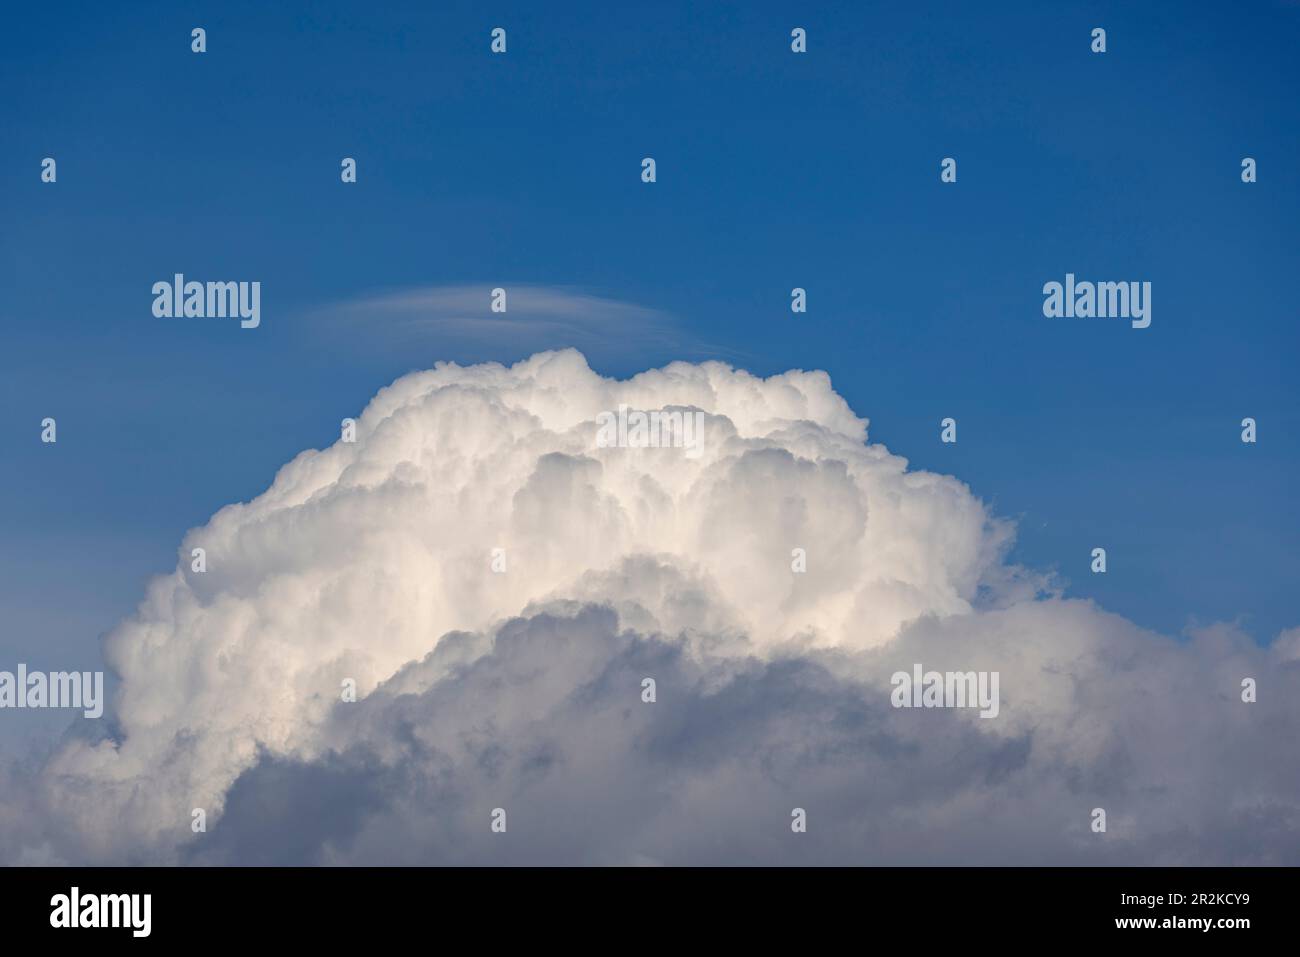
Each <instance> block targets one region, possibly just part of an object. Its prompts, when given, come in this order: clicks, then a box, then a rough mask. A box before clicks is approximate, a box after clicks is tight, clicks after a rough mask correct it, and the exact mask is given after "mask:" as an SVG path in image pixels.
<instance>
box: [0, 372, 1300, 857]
mask: <svg viewBox="0 0 1300 957" xmlns="http://www.w3.org/2000/svg"><path fill="white" fill-rule="evenodd" d="M620 405H625V406H628V407H631V408H633V409H640V410H660V409H678V410H681V409H690V410H700V412H702V415H703V430H702V434H701V438H700V444H699V447H698V449H690V450H687V449H681V448H624V447H602V446H601V445H600V444H599V443H598V442H597V431H598V429H597V421H598V417H599V416H600V415H601V413H602V412H606V411H609V410H616V409H618V408H619V406H620ZM867 425H868V423H867V422H866V421H865V420H864V419H861V418H859V417H858V416H856V415H855V414H854V413H853V411H852V410H851V409H850V408H849V407H848V406H847V404H846V403H845V402H844V401H843V400H842V399H841V398H840V397H839V396H838V395H837V394H836V393H835V392H834V390H833V389H832V387H831V382H830V380H829V378H828V377H827V376H826V375H825V374H824V373H821V372H798V371H796V372H787V373H785V374H784V375H779V376H774V377H771V378H768V379H759V378H755V377H753V376H751V375H749V374H747V373H745V372H743V371H739V370H735V369H732V368H730V367H728V366H726V365H722V364H719V363H703V364H699V365H694V364H687V363H675V364H672V365H669V366H667V367H665V368H663V369H659V370H654V371H649V372H645V373H642V374H640V375H638V376H635V377H633V378H631V379H628V380H625V381H616V380H612V379H607V378H603V377H601V376H599V375H597V374H596V373H594V372H593V371H592V370H591V369H590V368H589V367H588V366H587V363H586V361H585V360H584V358H583V357H582V355H580V354H579V353H577V352H574V351H565V352H552V353H544V354H540V355H536V356H533V357H532V358H530V359H528V360H526V361H523V362H520V363H518V364H516V365H513V366H510V367H504V366H501V365H496V364H487V365H478V366H470V367H461V366H457V365H453V364H443V365H439V366H437V367H436V368H434V369H433V370H431V371H427V372H420V373H414V374H411V375H408V376H405V377H403V378H401V379H399V380H398V381H396V382H395V383H393V384H392V385H391V386H389V387H388V388H386V389H383V390H381V391H380V392H379V394H378V395H376V396H375V398H374V399H373V400H372V401H371V402H370V404H369V406H368V407H367V408H366V409H365V411H364V412H363V413H362V415H361V416H360V417H359V419H358V420H357V434H356V441H355V442H343V441H340V442H338V443H336V444H335V445H333V446H332V447H330V448H328V449H325V450H323V451H315V450H313V451H308V452H304V453H302V454H301V455H299V456H298V457H297V458H296V459H294V460H293V461H292V462H290V463H289V464H288V465H286V466H285V467H284V468H283V469H281V470H280V472H279V474H277V476H276V477H275V480H274V482H273V483H272V484H271V487H270V488H269V489H267V491H266V492H265V493H263V494H262V495H260V496H258V497H257V498H255V499H254V500H253V501H251V502H248V503H244V504H237V505H231V506H229V507H227V508H224V509H222V510H221V511H220V512H218V513H217V514H216V515H215V516H213V518H212V519H211V521H210V522H209V523H208V524H207V525H206V526H204V527H202V528H199V529H196V530H194V531H192V532H191V533H190V534H189V535H188V536H187V537H186V539H185V541H184V542H183V543H182V546H181V550H180V554H181V556H182V558H181V561H180V562H179V563H178V567H177V570H176V571H175V572H174V573H173V574H171V575H169V576H165V577H162V578H159V579H157V580H155V581H154V582H153V583H151V585H150V586H149V589H148V593H147V595H146V597H145V600H144V601H143V603H142V604H141V606H140V608H139V610H138V612H137V613H136V615H135V616H134V617H132V618H131V619H129V620H128V621H126V622H123V623H122V624H121V625H120V626H119V627H118V628H117V629H116V630H115V631H114V632H113V633H112V635H111V636H110V637H109V639H108V641H107V643H106V656H107V658H108V660H109V662H110V664H111V666H112V667H113V668H114V670H115V671H116V672H117V674H118V676H119V677H120V688H119V693H118V696H117V698H116V700H115V702H114V706H113V709H112V712H111V722H110V723H108V725H107V728H106V733H104V734H102V735H101V736H99V737H98V738H94V737H89V736H85V735H79V736H72V737H70V738H69V739H68V740H67V741H65V742H64V744H63V745H62V747H61V748H60V749H59V750H58V751H57V752H56V753H55V755H54V756H53V757H52V758H51V759H50V760H49V761H48V762H46V763H45V765H44V766H43V767H42V768H40V769H38V770H36V771H34V772H32V773H31V774H30V775H24V776H23V778H22V780H23V781H24V782H25V784H23V785H22V786H20V785H19V784H18V783H17V782H16V781H14V780H11V781H10V782H8V783H7V784H4V782H0V786H4V787H5V789H6V791H7V792H8V793H9V794H10V797H9V798H8V799H7V800H6V802H5V803H4V805H3V806H0V815H3V816H4V818H6V819H7V820H6V823H13V822H16V821H22V822H24V824H25V826H24V827H23V828H22V829H21V830H20V831H19V832H15V831H13V830H11V829H10V828H8V827H4V828H0V832H3V833H5V834H6V835H8V836H6V837H3V838H0V855H3V856H4V858H5V859H6V860H9V861H34V860H65V861H76V862H94V863H100V862H133V861H175V862H189V863H495V862H514V863H599V864H606V863H613V864H639V863H644V864H654V863H668V864H677V863H784V862H803V863H913V862H915V863H1031V862H1033V863H1069V862H1087V863H1091V862H1096V863H1218V862H1241V863H1244V862H1274V863H1295V862H1296V860H1297V859H1298V858H1300V804H1298V800H1300V799H1297V795H1298V794H1300V759H1297V757H1296V756H1295V752H1294V748H1293V747H1292V744H1293V742H1294V740H1295V737H1296V732H1297V731H1300V712H1298V709H1297V707H1296V705H1295V701H1297V700H1300V698H1298V693H1300V654H1297V648H1300V644H1298V643H1297V639H1296V637H1295V633H1294V632H1292V633H1289V634H1287V635H1284V636H1282V637H1281V638H1280V639H1279V640H1278V641H1277V642H1275V643H1274V645H1273V646H1272V648H1259V647H1257V646H1256V645H1254V644H1253V643H1252V642H1251V641H1250V640H1249V639H1247V638H1246V637H1245V636H1243V635H1241V634H1240V633H1238V632H1237V631H1235V630H1234V629H1232V628H1231V627H1228V626H1217V627H1214V628H1210V629H1206V630H1204V631H1202V632H1199V633H1196V634H1194V635H1192V636H1190V637H1189V638H1188V639H1187V640H1183V641H1176V640H1174V639H1171V638H1167V637H1164V636H1160V635H1156V634H1152V633H1150V632H1145V631H1143V630H1141V629H1139V628H1137V627H1136V626H1134V625H1133V624H1132V623H1130V622H1127V621H1125V620H1124V619H1122V618H1119V617H1117V616H1114V615H1110V614H1107V613H1105V612H1104V611H1103V610H1101V609H1099V608H1097V607H1095V606H1094V605H1093V604H1091V603H1089V602H1082V601H1070V600H1064V599H1062V598H1061V597H1060V595H1059V593H1058V592H1057V591H1056V590H1055V589H1054V588H1053V585H1052V582H1051V581H1050V580H1048V579H1046V578H1043V577H1041V576H1037V575H1035V574H1033V573H1031V572H1029V571H1026V570H1024V569H1020V568H1017V567H1014V566H1011V565H1009V564H1008V563H1007V561H1006V558H1005V556H1006V552H1007V549H1008V547H1009V545H1010V543H1011V538H1012V534H1013V529H1012V527H1011V526H1010V525H1009V524H1008V523H1006V522H1004V521H1001V520H999V519H997V518H996V517H994V516H992V515H991V514H990V513H989V511H988V510H987V508H986V507H985V506H984V505H983V504H982V503H981V502H980V501H979V500H978V499H976V498H975V497H974V496H973V495H972V494H971V492H970V491H969V489H968V488H967V487H966V486H965V485H963V484H962V483H961V482H959V481H957V480H956V479H954V478H951V477H947V476H941V475H935V474H931V473H927V472H923V471H915V470H909V469H908V467H907V462H906V461H905V460H903V459H901V458H899V457H898V456H895V455H893V454H891V453H890V452H889V451H888V450H886V449H885V448H883V447H881V446H880V445H878V444H872V443H870V442H869V441H868V435H867ZM196 547H202V548H203V549H205V551H206V553H207V560H208V570H207V571H206V572H204V573H195V572H192V571H191V570H190V564H189V555H190V552H191V549H193V548H196ZM494 549H500V550H502V551H501V552H499V553H498V555H499V556H503V558H504V570H500V567H499V566H498V569H497V570H494V568H493V557H492V556H493V550H494ZM795 549H802V550H803V551H804V553H806V571H803V572H796V571H794V570H793V568H792V560H793V553H794V550H795ZM914 663H922V664H923V665H924V666H925V667H926V668H927V669H931V668H933V669H938V670H956V671H963V672H964V671H972V670H977V671H978V670H987V671H997V672H999V673H1000V676H1001V680H1000V688H1001V699H1002V700H1001V707H1000V711H999V714H998V716H997V718H995V719H992V720H984V719H981V718H979V717H978V715H977V713H976V712H974V711H970V710H961V709H936V710H919V709H918V710H914V709H896V708H894V707H892V706H891V703H890V691H891V687H890V676H891V675H892V674H893V673H894V672H896V671H900V670H901V671H910V670H911V668H912V666H913V664H914ZM646 677H652V678H654V680H655V682H656V689H657V700H656V701H654V702H653V703H646V702H644V701H643V700H642V680H643V679H644V678H646ZM1244 677H1253V678H1255V679H1256V680H1257V681H1258V684H1259V688H1260V691H1259V701H1258V702H1257V703H1254V704H1245V703H1243V702H1242V701H1241V697H1240V683H1241V680H1242V679H1243V678H1244ZM348 679H351V680H354V681H355V682H356V684H357V689H358V700H357V701H355V702H345V701H342V700H340V699H341V695H340V689H341V686H342V683H343V682H344V681H345V680H348ZM200 807H201V808H204V809H205V810H206V812H207V815H208V831H207V832H206V833H203V834H194V833H192V831H191V829H190V820H191V817H190V814H191V810H192V809H193V808H200ZM796 807H798V808H803V809H805V811H806V812H807V817H808V830H807V833H802V834H798V833H794V832H793V831H792V830H791V827H790V821H791V811H792V809H793V808H796ZM1095 807H1103V808H1106V810H1107V815H1108V829H1107V832H1106V833H1105V834H1096V833H1093V832H1092V831H1091V830H1090V828H1089V824H1090V823H1091V817H1090V812H1091V810H1092V809H1093V808H1095ZM495 808H502V809H504V810H505V811H506V814H507V816H508V818H507V819H508V828H507V831H506V833H504V834H500V833H494V832H492V831H491V829H490V827H489V824H490V822H491V814H492V812H493V809H495Z"/></svg>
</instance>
